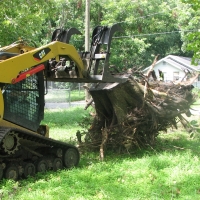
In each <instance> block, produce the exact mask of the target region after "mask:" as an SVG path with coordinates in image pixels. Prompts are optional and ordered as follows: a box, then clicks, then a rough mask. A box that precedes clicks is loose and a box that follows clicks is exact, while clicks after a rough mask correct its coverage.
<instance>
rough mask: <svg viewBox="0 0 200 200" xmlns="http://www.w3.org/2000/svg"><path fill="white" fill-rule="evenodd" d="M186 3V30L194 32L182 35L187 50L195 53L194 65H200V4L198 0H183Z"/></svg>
mask: <svg viewBox="0 0 200 200" xmlns="http://www.w3.org/2000/svg"><path fill="white" fill-rule="evenodd" d="M182 1H183V2H184V3H186V5H185V7H187V11H188V12H186V13H183V14H182V18H181V19H182V21H181V22H185V24H183V30H184V29H186V30H187V29H188V30H189V29H191V30H193V32H190V33H185V34H183V35H182V38H183V40H184V41H185V46H184V48H185V50H186V51H191V52H192V53H193V59H192V63H193V64H198V63H199V61H200V31H199V29H198V27H200V2H199V1H198V0H190V1H189V0H182Z"/></svg>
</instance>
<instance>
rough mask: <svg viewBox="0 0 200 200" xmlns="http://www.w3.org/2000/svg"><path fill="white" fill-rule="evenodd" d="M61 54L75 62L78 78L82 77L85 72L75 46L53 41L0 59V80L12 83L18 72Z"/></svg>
mask: <svg viewBox="0 0 200 200" xmlns="http://www.w3.org/2000/svg"><path fill="white" fill-rule="evenodd" d="M61 56H67V57H69V59H71V60H72V61H73V62H75V64H76V66H77V69H78V76H79V78H83V76H84V74H86V73H85V71H84V65H83V62H82V60H81V58H80V56H79V54H78V52H77V51H76V49H75V47H74V46H72V45H70V44H66V43H62V42H58V41H55V42H51V43H49V44H48V45H45V46H42V47H40V48H36V49H34V50H31V51H29V52H26V53H23V54H19V55H18V56H14V57H11V58H9V59H7V60H3V61H1V62H0V71H1V72H4V73H0V82H1V83H13V81H14V80H15V79H16V78H17V77H18V76H19V74H20V72H23V71H24V70H27V69H31V68H34V67H36V66H38V65H39V64H41V63H45V62H46V61H48V60H50V59H52V58H56V60H57V61H59V58H60V57H61ZM27 76H29V74H27Z"/></svg>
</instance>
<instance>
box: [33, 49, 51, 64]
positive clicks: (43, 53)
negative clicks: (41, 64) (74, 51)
mask: <svg viewBox="0 0 200 200" xmlns="http://www.w3.org/2000/svg"><path fill="white" fill-rule="evenodd" d="M50 51H51V49H50V48H48V47H47V48H44V49H42V50H39V51H38V52H36V53H35V54H33V58H34V59H35V60H36V61H41V60H42V59H43V58H44V57H45V56H46V55H47V54H48V53H49V52H50Z"/></svg>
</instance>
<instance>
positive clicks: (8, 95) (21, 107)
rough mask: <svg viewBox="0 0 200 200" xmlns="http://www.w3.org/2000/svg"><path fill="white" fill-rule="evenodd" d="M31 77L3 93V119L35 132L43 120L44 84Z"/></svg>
mask: <svg viewBox="0 0 200 200" xmlns="http://www.w3.org/2000/svg"><path fill="white" fill-rule="evenodd" d="M39 77H40V76H38V75H33V76H30V77H28V78H26V79H25V80H23V81H21V82H19V83H16V84H14V85H8V86H7V87H6V90H5V91H4V94H3V95H4V105H5V106H4V119H5V120H7V121H10V122H12V123H15V124H17V125H19V126H23V127H25V128H28V129H30V130H34V131H36V130H37V128H38V126H39V124H40V121H41V120H42V119H43V109H44V92H41V90H44V89H43V88H44V83H43V85H42V81H39Z"/></svg>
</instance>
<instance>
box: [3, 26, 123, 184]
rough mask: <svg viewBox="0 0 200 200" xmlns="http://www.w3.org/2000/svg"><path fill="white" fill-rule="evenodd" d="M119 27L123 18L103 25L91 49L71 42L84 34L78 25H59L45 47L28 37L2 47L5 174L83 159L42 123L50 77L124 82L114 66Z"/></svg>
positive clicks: (96, 31) (10, 176)
mask: <svg viewBox="0 0 200 200" xmlns="http://www.w3.org/2000/svg"><path fill="white" fill-rule="evenodd" d="M119 30H120V27H119V25H118V24H115V25H113V26H112V27H104V26H97V27H96V28H95V29H94V31H93V34H92V41H91V49H90V52H78V51H77V50H76V48H75V47H74V46H72V45H70V44H68V43H69V40H70V37H71V36H72V35H73V34H80V32H79V31H78V30H77V29H74V28H72V29H69V30H62V29H56V30H55V31H54V33H53V35H52V42H50V43H49V44H47V45H45V46H42V47H39V48H36V47H30V46H27V45H25V42H24V41H23V40H20V41H17V42H15V43H13V44H11V45H9V46H6V47H3V48H0V179H2V178H6V179H14V180H17V179H18V178H19V177H25V178H26V177H28V176H30V175H34V174H35V173H36V172H45V171H46V170H49V169H53V170H58V169H62V168H63V167H66V168H71V167H74V166H77V165H78V163H79V159H80V154H79V151H78V149H77V148H76V147H75V146H73V145H71V144H68V143H64V142H61V141H57V140H54V139H51V138H49V128H48V126H46V125H40V123H41V120H42V119H43V117H44V106H45V101H44V95H45V92H46V90H45V81H48V80H49V81H56V82H57V81H60V82H78V83H80V82H84V83H86V82H87V83H99V82H105V83H106V82H109V83H111V82H124V81H125V80H126V78H123V79H122V78H119V77H117V76H113V75H112V74H111V73H110V72H109V56H110V45H111V40H112V36H113V34H114V33H115V32H116V31H119ZM102 46H103V47H104V48H105V47H106V48H105V50H104V51H103V52H102ZM100 63H101V64H100ZM66 132H67V130H66Z"/></svg>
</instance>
